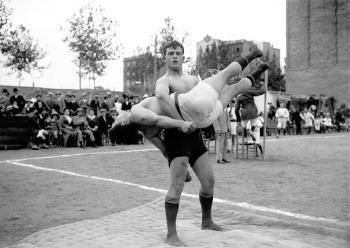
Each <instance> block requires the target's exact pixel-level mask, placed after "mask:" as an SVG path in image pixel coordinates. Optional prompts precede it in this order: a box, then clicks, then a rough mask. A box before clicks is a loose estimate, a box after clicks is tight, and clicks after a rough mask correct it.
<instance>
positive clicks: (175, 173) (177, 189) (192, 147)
mask: <svg viewBox="0 0 350 248" xmlns="http://www.w3.org/2000/svg"><path fill="white" fill-rule="evenodd" d="M163 56H164V59H165V63H166V67H167V72H166V74H165V75H164V76H163V77H161V78H160V79H159V80H158V81H157V83H156V89H155V93H156V96H157V99H158V101H159V103H160V106H161V108H162V111H163V112H164V113H166V115H167V116H170V117H172V118H174V119H181V115H180V113H179V112H178V110H177V109H176V107H175V106H174V103H173V101H172V99H171V98H170V96H169V95H170V94H171V93H172V92H177V93H179V94H180V93H185V92H188V91H189V90H191V89H192V88H193V87H194V86H195V85H196V84H197V83H198V79H197V78H196V77H194V76H191V75H186V74H184V73H183V71H182V63H183V61H184V47H183V45H182V44H181V43H179V42H177V41H172V42H169V43H168V44H166V46H165V47H164V51H163ZM260 56H262V53H261V51H259V50H255V51H253V52H251V53H250V54H248V55H247V56H245V57H241V58H239V59H238V60H237V61H236V62H237V63H238V64H239V65H240V67H241V68H240V70H243V69H244V68H245V67H246V66H247V64H248V63H249V62H250V61H252V60H253V59H255V58H257V57H260ZM164 144H165V153H166V155H167V157H168V159H169V163H170V185H169V189H168V193H167V195H166V198H165V214H166V221H167V228H168V233H167V243H169V244H171V245H175V246H183V245H184V243H183V242H182V241H181V240H180V239H179V237H178V235H177V231H176V218H177V212H178V208H179V202H180V196H181V193H182V190H183V186H184V182H185V177H186V171H187V165H188V164H190V165H191V167H192V169H193V170H194V172H195V174H196V175H197V177H198V179H199V181H200V183H201V188H200V191H199V201H200V204H201V209H202V229H208V230H216V231H221V230H222V228H221V227H220V226H218V225H217V224H215V223H214V222H213V220H212V216H211V208H212V202H213V195H214V181H215V179H214V173H213V170H212V166H211V163H210V159H209V154H208V151H207V149H206V148H205V146H204V144H203V140H202V136H201V133H200V130H198V129H197V130H196V131H194V132H192V133H182V132H180V131H179V130H178V129H167V130H165V133H164Z"/></svg>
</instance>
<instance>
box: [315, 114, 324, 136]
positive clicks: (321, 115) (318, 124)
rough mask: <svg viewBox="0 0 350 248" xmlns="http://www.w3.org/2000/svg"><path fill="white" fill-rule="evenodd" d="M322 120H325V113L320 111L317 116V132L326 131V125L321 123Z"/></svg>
mask: <svg viewBox="0 0 350 248" xmlns="http://www.w3.org/2000/svg"><path fill="white" fill-rule="evenodd" d="M322 120H323V114H322V113H319V114H318V115H317V116H316V118H315V132H316V133H322V131H323V132H324V126H323V125H321V123H322Z"/></svg>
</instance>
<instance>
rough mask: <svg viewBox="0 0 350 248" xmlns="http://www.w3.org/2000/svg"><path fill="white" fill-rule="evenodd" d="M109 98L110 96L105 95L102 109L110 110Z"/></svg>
mask: <svg viewBox="0 0 350 248" xmlns="http://www.w3.org/2000/svg"><path fill="white" fill-rule="evenodd" d="M107 98H108V96H105V97H103V101H102V103H101V110H102V109H105V110H107V111H109V107H108V102H107ZM101 110H100V111H101Z"/></svg>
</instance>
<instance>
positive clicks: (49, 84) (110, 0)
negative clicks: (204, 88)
mask: <svg viewBox="0 0 350 248" xmlns="http://www.w3.org/2000/svg"><path fill="white" fill-rule="evenodd" d="M86 4H90V5H93V6H102V7H103V8H105V15H106V16H107V17H109V18H111V19H113V20H115V21H117V23H118V27H117V41H118V42H119V43H121V44H122V46H123V52H122V54H121V56H120V58H119V59H117V60H115V61H111V62H109V63H108V67H107V69H106V71H105V75H104V76H102V77H99V78H97V80H96V86H102V87H104V88H107V89H110V90H116V91H122V90H123V65H122V59H123V57H129V56H132V55H135V51H136V49H137V47H141V48H146V47H147V46H149V45H150V44H151V43H152V41H153V39H154V36H155V34H157V33H159V31H160V29H161V28H162V27H163V26H164V19H165V18H166V17H168V16H169V17H171V18H172V21H173V24H174V26H175V27H176V29H177V31H178V33H179V34H180V35H181V34H183V33H185V32H188V33H189V36H188V39H187V42H186V44H185V55H186V57H192V58H194V59H195V57H196V54H195V51H196V43H197V42H199V41H201V40H202V39H203V38H204V37H205V36H206V35H210V36H211V37H213V38H215V39H221V40H239V39H246V40H256V41H266V42H270V43H271V44H272V45H273V46H274V47H275V48H279V49H280V51H281V63H283V61H284V58H285V56H286V0H215V1H209V0H202V1H195V0H177V1H174V0H173V1H168V0H7V5H8V6H9V7H10V8H12V11H13V12H12V15H11V17H10V18H11V21H12V23H13V24H15V25H19V24H22V25H24V26H25V27H27V28H28V29H29V30H30V32H31V35H32V36H33V37H34V38H36V39H37V40H38V43H39V44H40V46H41V47H42V48H44V49H45V50H46V52H47V56H46V58H45V60H44V61H43V63H45V64H50V67H49V68H48V69H46V70H44V72H43V73H42V74H40V73H32V74H31V75H25V76H24V77H23V80H22V82H21V86H32V85H33V82H34V85H35V86H36V87H46V88H59V89H63V88H65V89H67V88H69V89H78V88H79V79H78V75H77V73H76V71H77V67H76V66H75V65H74V64H73V62H72V61H73V59H74V54H73V53H71V52H70V51H69V48H68V46H67V44H66V43H64V42H63V41H62V39H63V37H64V35H65V33H64V31H62V30H61V27H67V19H68V18H69V17H71V16H73V14H74V13H77V12H78V10H79V9H80V8H81V7H82V6H84V5H86ZM9 73H10V71H9V70H8V69H6V68H4V67H2V66H1V65H0V86H1V85H17V86H18V85H19V81H18V79H17V78H16V76H15V75H9ZM92 87H93V85H92V82H89V80H88V79H83V81H82V88H92Z"/></svg>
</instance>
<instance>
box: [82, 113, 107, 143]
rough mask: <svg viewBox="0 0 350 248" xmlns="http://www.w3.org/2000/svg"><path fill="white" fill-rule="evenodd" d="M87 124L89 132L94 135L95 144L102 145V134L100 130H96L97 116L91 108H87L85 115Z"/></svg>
mask: <svg viewBox="0 0 350 248" xmlns="http://www.w3.org/2000/svg"><path fill="white" fill-rule="evenodd" d="M86 119H87V122H88V125H89V129H90V130H91V132H92V133H93V135H94V137H95V141H96V145H98V146H102V145H103V144H102V136H101V133H100V131H99V130H98V119H97V116H96V115H95V113H94V110H93V109H92V108H90V109H89V110H88V114H87V116H86Z"/></svg>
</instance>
